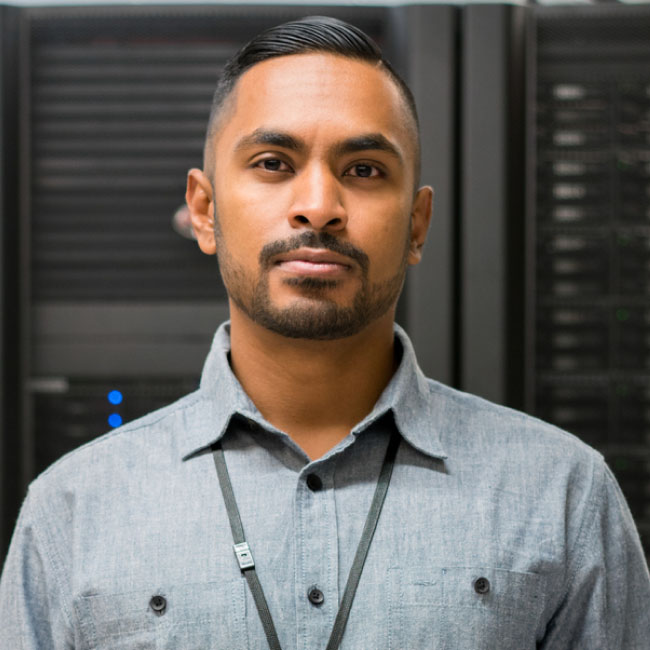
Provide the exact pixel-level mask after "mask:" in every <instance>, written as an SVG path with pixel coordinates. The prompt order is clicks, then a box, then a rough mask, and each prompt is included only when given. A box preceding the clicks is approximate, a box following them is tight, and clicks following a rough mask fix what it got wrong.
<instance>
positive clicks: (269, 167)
mask: <svg viewBox="0 0 650 650" xmlns="http://www.w3.org/2000/svg"><path fill="white" fill-rule="evenodd" d="M256 167H261V168H262V169H266V171H269V172H284V171H289V166H288V165H287V164H286V163H285V162H283V161H282V160H280V159H279V158H265V159H264V160H260V161H259V162H258V163H257V164H256Z"/></svg>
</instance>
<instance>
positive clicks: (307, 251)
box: [273, 248, 354, 277]
mask: <svg viewBox="0 0 650 650" xmlns="http://www.w3.org/2000/svg"><path fill="white" fill-rule="evenodd" d="M273 264H274V266H276V267H277V268H279V269H281V270H282V271H285V272H286V273H292V274H298V275H311V276H315V275H317V276H321V277H323V276H328V277H329V276H333V275H341V274H344V273H347V272H348V271H350V270H352V266H353V265H354V262H353V261H352V260H351V259H350V258H349V257H346V256H345V255H340V254H339V253H334V252H333V251H330V250H327V249H318V248H299V249H297V250H293V251H289V252H288V253H281V254H280V255H278V256H277V257H276V258H275V259H274V260H273Z"/></svg>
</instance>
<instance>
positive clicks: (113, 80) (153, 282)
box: [31, 26, 235, 301]
mask: <svg viewBox="0 0 650 650" xmlns="http://www.w3.org/2000/svg"><path fill="white" fill-rule="evenodd" d="M68 27H69V26H68ZM87 31H88V30H86V32H87ZM234 51H235V45H234V44H231V45H227V44H226V45H224V44H222V43H219V42H215V41H213V42H208V43H205V42H198V43H197V42H191V41H186V40H185V41H183V40H181V39H178V38H177V39H176V40H172V39H171V38H170V37H169V36H167V37H166V39H163V40H162V41H161V42H157V41H154V42H151V41H150V40H140V39H138V38H137V37H131V38H128V37H120V36H111V37H110V38H107V37H102V36H101V35H98V36H95V37H90V36H88V34H87V33H86V38H85V40H84V41H83V42H80V41H79V39H78V37H77V36H76V35H75V33H74V32H72V33H68V34H65V32H64V33H63V34H61V33H59V34H58V35H57V40H56V41H54V42H50V41H48V39H47V38H45V37H43V38H42V40H40V41H39V40H37V41H36V42H35V43H34V47H33V55H32V67H31V73H32V75H31V126H32V272H33V274H32V288H33V295H34V298H35V299H37V300H39V299H40V300H74V301H83V300H94V301H96V300H122V301H123V300H160V299H192V300H195V299H203V298H205V299H211V298H223V297H224V296H225V292H224V289H223V286H222V285H221V282H220V279H219V278H218V272H217V266H216V263H215V261H214V259H213V258H208V257H206V256H204V255H202V254H201V253H200V251H199V250H198V247H197V245H196V243H195V242H194V241H192V240H189V239H185V238H183V237H181V236H180V235H179V234H178V233H177V232H175V231H174V229H173V228H172V217H173V215H174V213H175V211H176V210H177V209H178V208H179V207H180V206H181V205H182V204H183V200H184V192H185V177H186V173H187V170H188V169H189V168H190V167H195V166H198V167H200V166H201V164H202V148H203V136H204V132H205V126H206V121H207V116H208V112H209V108H210V102H211V96H212V93H213V91H214V87H215V83H216V80H217V78H218V75H219V73H220V69H221V67H222V65H223V63H224V61H225V60H226V59H227V58H228V57H229V56H230V55H231V54H232V53H233V52H234Z"/></svg>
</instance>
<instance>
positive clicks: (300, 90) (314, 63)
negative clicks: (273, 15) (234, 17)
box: [220, 53, 417, 141]
mask: <svg viewBox="0 0 650 650" xmlns="http://www.w3.org/2000/svg"><path fill="white" fill-rule="evenodd" d="M227 103H228V105H227V106H224V114H223V116H222V120H221V124H220V130H222V129H227V128H228V126H229V125H231V126H232V127H234V128H236V129H238V130H239V132H238V133H237V136H238V137H237V140H239V139H240V138H241V136H242V135H249V136H250V134H252V133H253V132H255V131H257V130H264V129H265V127H267V126H268V125H273V128H272V129H268V128H266V130H272V131H282V130H287V131H291V130H292V126H295V125H300V126H306V125H308V124H309V123H310V121H311V123H314V122H317V123H318V124H319V125H321V126H323V127H324V126H326V125H328V126H332V125H336V124H338V125H339V126H340V125H343V124H349V125H350V136H352V135H361V134H363V133H370V132H379V133H382V134H383V137H384V138H385V139H387V140H389V141H394V140H395V139H396V138H397V139H402V137H403V136H404V135H405V136H406V137H407V138H408V139H409V140H410V139H411V137H412V134H413V132H414V130H415V129H416V127H415V124H414V122H413V120H412V118H411V115H410V112H409V110H408V107H407V105H406V101H405V99H404V98H403V96H402V93H401V91H400V90H399V88H398V86H397V84H396V83H395V82H394V80H393V79H392V78H391V77H390V75H389V74H388V72H387V71H386V70H385V69H383V68H382V67H381V66H379V65H377V64H374V63H369V62H366V61H362V60H358V59H351V58H349V57H343V56H340V55H333V54H329V53H308V54H297V55H289V56H282V57H275V58H272V59H269V60H267V61H263V62H261V63H258V64H256V65H255V66H252V67H251V68H250V69H249V70H247V71H246V72H245V73H244V74H243V75H242V76H241V78H240V79H239V80H238V82H237V84H236V85H235V87H234V89H233V91H232V93H231V96H230V97H229V98H228V100H227ZM233 123H234V124H233ZM282 126H284V128H279V127H282ZM373 126H374V127H375V128H373ZM241 129H245V131H246V134H243V133H242V130H241ZM391 134H392V135H393V137H391ZM251 137H252V136H251ZM415 137H417V136H415Z"/></svg>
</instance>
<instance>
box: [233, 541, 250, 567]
mask: <svg viewBox="0 0 650 650" xmlns="http://www.w3.org/2000/svg"><path fill="white" fill-rule="evenodd" d="M233 549H234V551H235V556H236V557H237V562H239V568H240V569H241V570H242V571H245V570H246V569H252V568H254V567H255V562H254V561H253V554H252V553H251V550H250V548H249V547H248V543H247V542H242V543H241V544H233Z"/></svg>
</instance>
